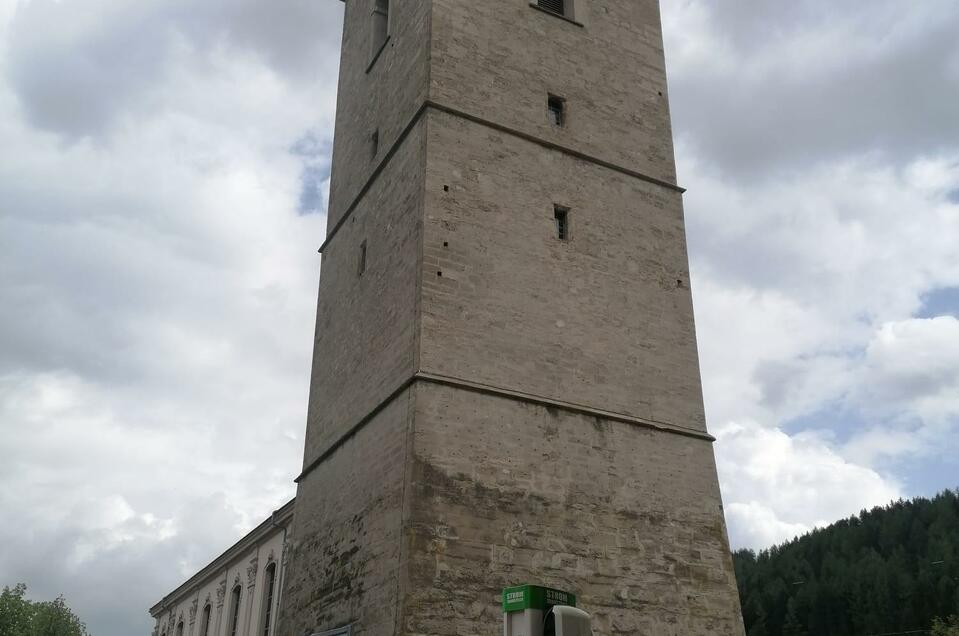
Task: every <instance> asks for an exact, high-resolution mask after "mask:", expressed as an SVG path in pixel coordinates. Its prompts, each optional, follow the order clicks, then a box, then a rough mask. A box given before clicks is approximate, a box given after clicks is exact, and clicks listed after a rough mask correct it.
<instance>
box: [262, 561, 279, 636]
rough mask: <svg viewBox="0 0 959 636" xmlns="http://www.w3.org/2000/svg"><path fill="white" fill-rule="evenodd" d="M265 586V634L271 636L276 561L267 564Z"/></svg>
mask: <svg viewBox="0 0 959 636" xmlns="http://www.w3.org/2000/svg"><path fill="white" fill-rule="evenodd" d="M264 584H265V587H264V588H263V631H262V634H263V636H270V623H271V621H272V620H273V596H274V592H273V590H274V588H275V587H276V563H271V564H269V565H268V566H266V575H265V578H264Z"/></svg>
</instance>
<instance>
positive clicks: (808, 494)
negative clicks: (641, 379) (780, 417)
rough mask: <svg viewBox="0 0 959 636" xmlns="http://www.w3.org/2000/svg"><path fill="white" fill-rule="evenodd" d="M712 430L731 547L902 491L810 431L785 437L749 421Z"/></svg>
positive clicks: (785, 533)
mask: <svg viewBox="0 0 959 636" xmlns="http://www.w3.org/2000/svg"><path fill="white" fill-rule="evenodd" d="M715 434H716V436H717V439H718V442H717V455H718V465H719V473H720V477H721V479H722V482H723V485H724V488H725V492H726V500H727V504H726V517H727V521H728V523H729V533H730V540H731V542H732V544H733V545H734V546H735V547H764V546H769V545H772V544H774V543H780V542H782V541H786V540H789V539H792V538H793V537H795V536H797V535H798V534H802V533H804V532H808V531H810V530H812V529H813V528H815V527H822V526H825V525H828V524H829V523H832V522H833V521H835V520H837V519H841V518H843V517H848V516H849V515H852V514H856V513H858V512H859V511H860V510H862V509H864V508H871V507H873V506H876V505H882V504H886V503H888V502H889V501H891V500H893V499H896V498H898V497H900V496H901V494H902V491H901V489H900V487H899V485H898V484H897V483H896V482H895V481H893V480H890V479H889V478H886V477H883V476H882V475H880V474H878V473H877V472H876V471H874V470H871V469H869V468H865V467H863V466H859V465H856V464H854V463H851V462H849V461H847V460H846V459H844V458H843V457H842V456H841V455H840V454H839V453H838V452H837V451H836V450H835V449H834V448H833V447H832V446H831V445H830V444H829V443H828V442H827V441H826V440H824V439H822V438H821V437H819V436H816V435H813V434H801V435H795V436H789V435H787V434H785V433H783V432H782V431H780V430H778V429H775V428H767V427H764V426H761V425H759V424H756V423H753V422H744V423H739V424H727V425H724V426H722V427H719V428H718V429H717V430H716V431H715Z"/></svg>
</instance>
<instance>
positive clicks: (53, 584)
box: [0, 494, 240, 636]
mask: <svg viewBox="0 0 959 636" xmlns="http://www.w3.org/2000/svg"><path fill="white" fill-rule="evenodd" d="M4 509H5V510H13V511H17V512H20V513H22V514H24V515H26V516H27V520H29V515H30V512H29V510H26V509H22V508H19V507H17V508H14V507H12V506H10V505H9V504H8V505H5V506H4ZM78 513H79V514H80V515H81V516H82V512H81V511H78ZM176 516H177V517H178V518H180V519H182V520H183V521H182V523H181V525H180V526H179V527H178V528H176V535H174V536H169V537H165V538H164V537H160V536H157V535H158V532H157V528H155V527H153V526H151V525H150V524H148V523H147V522H146V521H145V520H144V519H143V518H140V517H133V518H130V519H128V520H126V521H125V522H123V523H122V524H120V525H119V526H118V527H114V528H110V529H90V528H89V527H86V526H85V524H83V523H77V521H76V520H75V519H74V518H71V517H68V518H67V519H65V520H63V521H61V522H60V523H57V524H49V523H32V524H30V529H31V531H30V532H22V531H20V532H18V531H16V526H15V525H10V524H5V526H6V527H4V528H3V529H0V541H3V543H4V546H5V547H4V550H3V552H2V553H0V572H2V573H3V575H4V578H5V579H6V580H4V581H3V583H4V584H13V583H15V582H18V581H27V582H28V584H29V589H28V596H30V597H31V598H34V599H38V600H50V599H53V598H55V597H56V596H58V595H59V594H65V595H66V596H67V603H68V604H69V605H70V606H71V607H72V608H73V609H74V611H76V612H77V613H78V615H79V616H80V617H81V619H82V620H84V621H85V622H86V623H87V627H88V628H89V629H90V630H91V631H92V633H93V634H94V635H95V636H132V635H138V634H139V635H145V634H149V633H150V629H151V624H152V623H151V620H150V618H149V615H148V614H147V609H148V607H149V605H152V604H153V603H155V602H157V601H159V600H160V596H162V594H164V593H165V592H166V591H169V590H171V589H173V587H175V586H176V585H178V584H179V583H180V582H182V580H183V579H184V578H185V577H184V569H185V567H186V568H198V567H200V566H202V565H203V564H205V563H206V562H207V561H208V560H209V559H211V558H212V557H213V556H215V555H216V554H217V553H218V552H219V551H221V550H222V549H223V548H225V547H226V545H227V544H229V543H230V541H231V539H233V540H235V539H238V538H239V532H238V531H237V530H235V529H234V530H231V529H233V528H236V526H237V524H238V523H239V521H240V520H239V517H238V515H237V514H236V512H235V511H234V510H232V509H231V508H230V507H229V506H228V504H227V503H226V500H225V498H224V496H223V495H222V494H215V495H211V496H208V497H191V498H188V499H186V501H185V502H184V503H183V504H182V505H180V506H179V507H178V508H177V510H176ZM21 519H23V517H21ZM117 534H121V535H126V537H127V539H126V540H123V539H122V538H121V539H120V540H118V538H117V536H116V535H117ZM37 559H42V561H43V563H44V566H43V567H40V566H39V565H40V564H38V562H37ZM65 564H70V565H68V566H65ZM184 566H185V567H184Z"/></svg>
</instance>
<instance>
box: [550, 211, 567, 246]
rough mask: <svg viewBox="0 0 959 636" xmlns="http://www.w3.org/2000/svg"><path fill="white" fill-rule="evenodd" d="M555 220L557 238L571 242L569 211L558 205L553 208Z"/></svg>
mask: <svg viewBox="0 0 959 636" xmlns="http://www.w3.org/2000/svg"><path fill="white" fill-rule="evenodd" d="M553 218H554V219H555V220H556V238H558V239H559V240H561V241H568V240H569V210H568V209H567V208H564V207H560V206H558V205H555V206H553Z"/></svg>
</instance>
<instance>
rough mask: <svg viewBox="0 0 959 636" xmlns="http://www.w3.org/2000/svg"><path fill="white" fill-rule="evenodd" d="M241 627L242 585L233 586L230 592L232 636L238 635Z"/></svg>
mask: <svg viewBox="0 0 959 636" xmlns="http://www.w3.org/2000/svg"><path fill="white" fill-rule="evenodd" d="M239 627H240V586H239V585H237V586H236V587H235V588H233V593H232V594H230V636H236V635H237V630H238V629H239Z"/></svg>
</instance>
